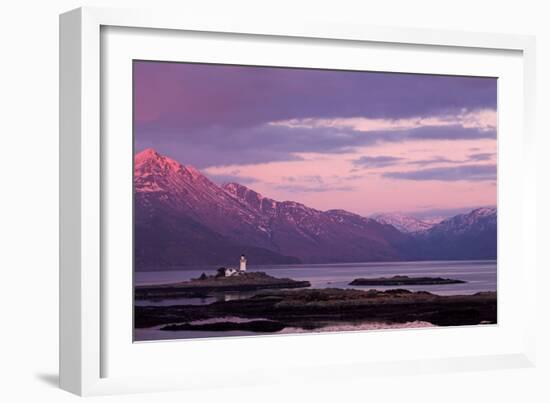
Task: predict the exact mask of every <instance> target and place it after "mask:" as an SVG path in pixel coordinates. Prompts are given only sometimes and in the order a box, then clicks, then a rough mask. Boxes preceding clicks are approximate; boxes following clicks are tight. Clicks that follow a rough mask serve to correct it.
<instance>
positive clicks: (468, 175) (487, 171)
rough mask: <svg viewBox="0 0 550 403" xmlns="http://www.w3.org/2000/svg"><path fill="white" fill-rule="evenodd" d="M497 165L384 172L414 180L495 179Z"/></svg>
mask: <svg viewBox="0 0 550 403" xmlns="http://www.w3.org/2000/svg"><path fill="white" fill-rule="evenodd" d="M496 174H497V169H496V165H461V166H456V167H442V168H427V169H421V170H418V171H405V172H384V173H383V174H382V176H383V177H385V178H391V179H402V180H414V181H446V182H454V181H461V180H468V181H494V180H496Z"/></svg>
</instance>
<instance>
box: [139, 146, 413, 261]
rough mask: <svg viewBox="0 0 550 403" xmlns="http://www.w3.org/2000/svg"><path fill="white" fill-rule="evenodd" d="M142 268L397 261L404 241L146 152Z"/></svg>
mask: <svg viewBox="0 0 550 403" xmlns="http://www.w3.org/2000/svg"><path fill="white" fill-rule="evenodd" d="M134 181H135V186H134V214H135V223H136V227H135V245H136V247H135V250H136V267H137V268H138V269H139V268H140V267H141V268H148V267H152V266H155V265H157V266H170V265H185V264H198V263H204V264H229V263H231V262H233V261H234V260H235V256H238V255H240V254H241V253H245V252H246V254H247V255H248V256H249V259H250V261H254V262H255V263H256V264H261V263H296V262H303V263H328V262H356V261H379V260H397V259H399V257H400V253H399V250H398V248H397V247H396V246H395V245H397V244H399V243H401V242H403V239H404V238H403V234H401V233H400V232H399V231H398V230H396V229H395V228H394V227H393V226H391V225H385V224H380V223H379V222H377V221H376V220H373V219H370V218H365V217H361V216H359V215H356V214H353V213H349V212H346V211H343V210H330V211H320V210H316V209H313V208H310V207H307V206H305V205H303V204H301V203H297V202H293V201H282V202H280V201H275V200H273V199H270V198H267V197H263V196H262V195H260V194H259V193H257V192H255V191H253V190H252V189H249V188H247V187H245V186H242V185H239V184H236V183H229V184H226V185H224V186H223V187H220V186H217V185H216V184H214V183H213V182H211V181H210V180H209V179H208V178H207V177H206V176H204V175H203V174H202V173H200V172H199V171H198V170H197V169H195V168H194V167H191V166H187V165H182V164H180V163H178V162H177V161H174V160H172V159H170V158H168V157H165V156H162V155H160V154H158V153H157V152H156V151H154V150H152V149H147V150H144V151H142V152H141V153H139V154H137V155H136V156H135V165H134Z"/></svg>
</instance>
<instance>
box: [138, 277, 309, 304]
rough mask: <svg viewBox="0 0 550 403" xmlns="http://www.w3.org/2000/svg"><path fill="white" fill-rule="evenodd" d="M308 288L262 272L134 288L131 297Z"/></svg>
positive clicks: (302, 282) (304, 284)
mask: <svg viewBox="0 0 550 403" xmlns="http://www.w3.org/2000/svg"><path fill="white" fill-rule="evenodd" d="M309 286H311V284H310V282H309V281H298V280H293V279H290V278H277V277H273V276H270V275H269V274H266V273H264V272H243V273H240V274H239V275H231V276H225V275H219V274H217V275H210V276H207V275H206V274H203V275H202V276H200V277H199V278H196V279H192V280H189V281H182V282H180V283H173V284H161V285H146V286H136V287H135V291H134V293H135V298H136V299H138V300H144V299H168V298H185V297H187V298H193V297H194V298H201V297H206V296H209V295H211V294H214V293H216V292H226V291H257V290H264V289H281V288H305V287H309Z"/></svg>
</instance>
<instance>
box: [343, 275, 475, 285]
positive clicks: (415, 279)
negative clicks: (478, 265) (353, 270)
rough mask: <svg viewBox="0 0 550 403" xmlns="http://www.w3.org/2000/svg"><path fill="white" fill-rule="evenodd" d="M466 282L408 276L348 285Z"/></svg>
mask: <svg viewBox="0 0 550 403" xmlns="http://www.w3.org/2000/svg"><path fill="white" fill-rule="evenodd" d="M465 282H466V281H462V280H455V279H451V278H442V277H409V276H393V277H377V278H357V279H355V280H353V281H352V282H351V283H349V285H359V286H368V285H370V286H386V285H390V286H399V285H439V284H463V283H465Z"/></svg>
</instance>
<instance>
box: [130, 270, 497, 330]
mask: <svg viewBox="0 0 550 403" xmlns="http://www.w3.org/2000/svg"><path fill="white" fill-rule="evenodd" d="M357 280H368V281H373V280H376V281H375V282H377V284H376V285H393V284H391V282H392V281H393V282H395V281H406V282H407V281H408V284H413V283H414V282H415V281H419V282H420V283H421V284H441V282H443V283H444V284H449V283H448V282H449V281H451V282H453V283H454V282H462V281H460V280H452V279H442V278H438V277H436V278H429V277H420V278H414V277H407V276H397V279H396V277H391V278H383V277H382V278H377V279H356V280H354V281H357ZM386 281H389V282H390V284H388V283H385V284H380V283H381V282H386ZM415 284H416V283H415ZM308 287H310V283H309V282H308V281H296V280H292V279H289V278H284V279H278V278H275V277H272V276H269V275H267V274H265V273H261V272H248V273H246V274H243V275H241V276H236V277H215V276H206V275H205V276H201V278H199V279H193V280H190V281H185V282H180V283H174V284H165V285H156V286H137V287H136V288H135V298H136V299H145V300H162V299H169V298H178V297H191V298H193V297H197V298H203V297H205V296H210V295H212V294H213V293H216V292H220V291H250V290H256V291H258V292H257V293H256V294H255V295H253V296H250V297H247V298H241V299H235V300H227V301H215V302H212V303H209V304H203V305H189V304H187V305H184V304H182V305H169V306H137V305H136V306H135V307H134V313H135V315H134V323H135V327H136V329H140V328H152V327H158V328H159V329H160V330H163V331H174V332H177V331H234V330H238V331H250V332H255V333H277V332H281V331H284V329H295V330H296V331H322V330H323V328H327V327H330V326H332V327H341V326H351V327H353V326H361V325H365V324H366V325H367V326H368V324H369V323H373V324H374V323H385V324H387V325H388V327H392V325H404V324H407V323H426V324H431V325H434V326H459V325H477V324H494V323H496V320H497V304H496V301H497V296H496V292H479V293H476V294H473V295H452V296H441V295H436V294H432V293H429V292H427V291H416V292H412V291H409V290H405V289H390V290H386V291H378V290H373V289H371V290H357V289H341V288H323V289H312V288H308ZM227 318H233V319H227Z"/></svg>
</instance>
